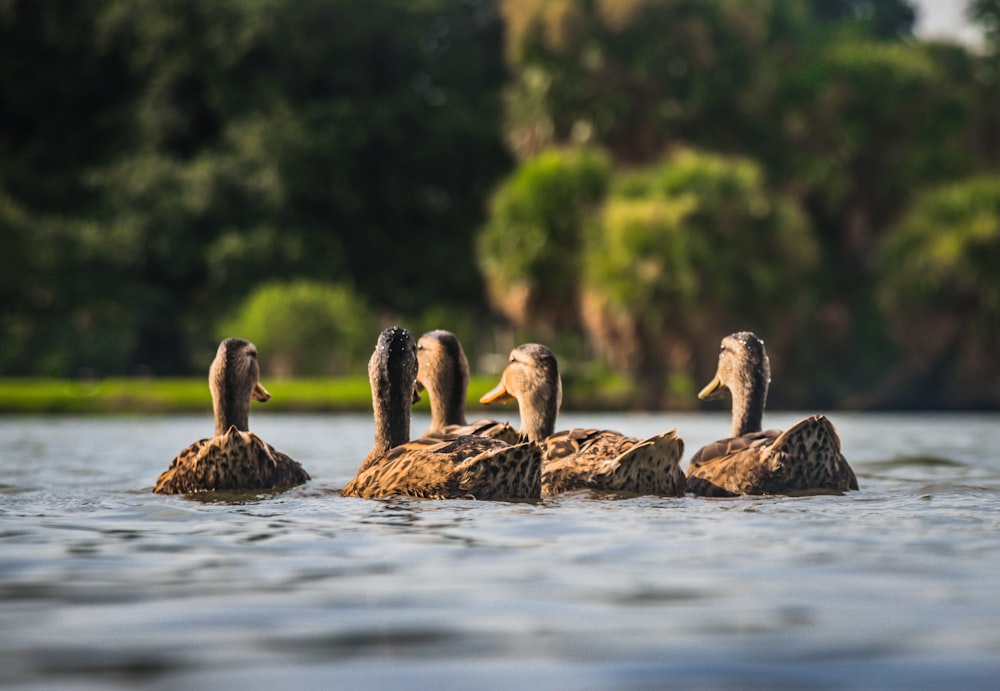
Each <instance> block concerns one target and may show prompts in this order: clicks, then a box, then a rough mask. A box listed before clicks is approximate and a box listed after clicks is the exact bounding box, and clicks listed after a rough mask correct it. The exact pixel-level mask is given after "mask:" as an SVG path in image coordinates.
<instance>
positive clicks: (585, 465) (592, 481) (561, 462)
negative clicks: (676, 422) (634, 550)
mask: <svg viewBox="0 0 1000 691" xmlns="http://www.w3.org/2000/svg"><path fill="white" fill-rule="evenodd" d="M542 444H543V446H544V447H545V459H544V465H543V467H542V491H543V492H546V493H548V494H557V493H559V492H566V491H570V490H575V489H599V490H612V491H617V492H630V493H636V494H658V495H663V496H683V494H684V492H685V487H686V481H685V478H684V472H683V471H682V470H681V468H680V460H681V456H683V454H684V442H683V440H681V438H680V437H678V436H677V433H676V431H675V430H670V431H669V432H663V433H661V434H657V435H655V436H653V437H650V438H648V439H637V438H634V437H626V436H624V435H622V434H619V433H618V432H613V431H610V430H596V429H571V430H566V431H563V432H556V433H555V434H552V435H550V436H548V437H547V438H546V439H545V440H544V441H543V442H542Z"/></svg>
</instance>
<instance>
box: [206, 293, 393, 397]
mask: <svg viewBox="0 0 1000 691" xmlns="http://www.w3.org/2000/svg"><path fill="white" fill-rule="evenodd" d="M377 326H378V324H377V322H376V320H375V318H374V316H373V315H372V313H371V311H370V309H369V308H368V306H367V305H366V304H365V303H364V301H363V300H362V299H361V298H360V297H358V296H357V295H356V294H355V292H354V291H353V290H352V289H350V288H349V287H347V286H343V285H332V284H327V283H318V282H310V281H295V282H292V283H287V284H278V283H267V284H264V285H262V286H260V287H259V288H257V289H255V290H254V291H253V293H252V294H251V295H250V296H249V297H248V298H247V299H246V301H245V302H244V303H243V304H242V306H241V307H240V308H239V310H238V311H237V312H236V314H235V315H233V316H232V317H231V318H229V319H226V320H224V321H223V322H222V323H220V324H219V326H218V327H217V329H216V336H217V337H218V338H219V339H223V338H229V337H233V336H235V337H240V338H246V339H247V340H250V341H253V343H254V344H255V345H256V346H257V347H258V348H259V349H260V352H261V367H262V369H263V372H264V373H265V374H267V375H268V376H272V377H296V376H317V375H342V374H348V373H351V374H354V373H358V372H363V371H364V369H365V363H366V362H367V361H368V357H369V355H370V354H371V340H372V333H374V332H376V331H377Z"/></svg>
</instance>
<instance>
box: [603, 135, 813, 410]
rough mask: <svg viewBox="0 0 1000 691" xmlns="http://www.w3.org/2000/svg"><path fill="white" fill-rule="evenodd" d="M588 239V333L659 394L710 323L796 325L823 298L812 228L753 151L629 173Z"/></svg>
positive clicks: (675, 160)
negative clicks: (750, 156)
mask: <svg viewBox="0 0 1000 691" xmlns="http://www.w3.org/2000/svg"><path fill="white" fill-rule="evenodd" d="M588 240H589V241H588V244H587V247H586V249H585V252H584V256H585V261H584V266H585V267H586V268H585V275H586V281H585V286H586V287H585V291H586V293H587V295H588V301H587V315H586V321H587V323H588V326H589V327H590V332H591V335H592V336H593V337H594V338H595V340H597V341H598V343H600V344H601V346H602V349H603V351H604V352H605V354H606V356H607V357H609V358H611V359H612V360H613V361H617V362H618V363H619V365H620V366H621V367H623V368H625V369H626V370H627V371H629V372H630V373H631V374H632V375H633V376H635V377H636V379H637V380H638V381H643V380H644V379H645V381H643V383H642V385H643V386H644V387H646V388H647V390H650V391H649V395H651V396H654V397H655V396H658V395H659V394H660V390H659V387H661V386H663V385H664V380H665V379H664V378H665V377H666V376H667V374H668V373H669V371H670V370H671V369H676V368H678V367H682V366H684V365H685V364H686V361H687V360H688V358H690V357H691V354H692V352H697V350H699V349H700V348H701V347H702V346H703V344H702V343H701V342H700V341H699V339H698V338H697V336H698V334H699V333H700V332H701V331H702V330H703V327H704V325H705V324H706V323H710V324H718V325H720V326H721V325H725V324H739V325H753V328H755V329H757V330H759V331H761V332H762V333H768V334H781V333H787V330H789V329H794V328H795V326H796V325H798V324H801V318H802V314H803V312H804V309H805V308H807V307H810V306H812V305H813V304H814V300H815V296H811V295H810V294H809V291H808V290H803V289H802V286H803V284H805V283H807V280H808V277H809V275H810V274H811V273H812V272H813V271H815V268H816V265H817V264H818V260H819V253H818V245H817V243H816V241H815V239H814V237H813V234H812V229H811V228H810V227H809V225H808V223H807V222H806V220H805V217H804V215H803V214H802V213H801V211H800V210H798V209H797V208H796V207H795V205H794V204H792V203H790V202H788V201H787V200H783V199H779V198H774V197H773V196H772V195H771V194H770V193H769V192H768V191H767V190H766V188H765V187H764V185H763V181H762V176H761V172H760V168H759V167H758V166H757V165H756V164H754V163H753V162H751V161H748V160H745V159H727V158H723V157H720V156H716V155H711V154H705V153H699V152H695V151H690V150H688V151H682V152H679V153H677V154H675V155H674V156H671V157H669V158H667V159H666V160H664V162H663V163H661V164H659V165H658V166H656V167H653V168H650V169H647V170H643V171H637V172H634V173H632V174H631V175H628V176H626V177H624V178H623V179H622V180H621V182H620V183H619V184H617V185H616V186H615V194H613V195H612V196H611V198H610V199H609V200H608V202H607V203H606V205H605V206H604V208H603V211H602V214H601V223H600V224H598V225H596V226H595V228H594V231H593V233H592V234H591V235H590V236H589V238H588ZM722 328H724V327H722ZM671 352H673V353H674V355H673V356H671V355H670V353H671ZM663 368H666V370H665V371H661V370H663ZM654 373H655V374H656V375H657V376H656V377H655V378H651V377H648V376H646V375H649V374H654Z"/></svg>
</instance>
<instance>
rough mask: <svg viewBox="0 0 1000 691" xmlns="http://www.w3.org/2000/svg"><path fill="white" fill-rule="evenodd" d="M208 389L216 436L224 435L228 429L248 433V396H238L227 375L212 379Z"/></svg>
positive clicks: (236, 389) (233, 382)
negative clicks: (210, 396)
mask: <svg viewBox="0 0 1000 691" xmlns="http://www.w3.org/2000/svg"><path fill="white" fill-rule="evenodd" d="M227 374H228V373H227ZM209 388H210V389H211V390H212V409H213V411H214V412H215V434H216V436H221V435H223V434H225V433H226V432H227V431H228V430H229V428H230V427H235V428H236V429H238V430H240V431H241V432H247V431H249V430H250V394H249V393H246V394H245V395H242V396H241V395H239V392H238V387H237V386H236V382H235V381H233V378H232V377H230V376H227V375H223V376H222V377H217V378H215V379H213V380H212V381H211V382H209Z"/></svg>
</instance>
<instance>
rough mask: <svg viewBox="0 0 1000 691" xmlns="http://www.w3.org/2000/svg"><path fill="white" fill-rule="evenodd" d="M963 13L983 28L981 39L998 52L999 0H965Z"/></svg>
mask: <svg viewBox="0 0 1000 691" xmlns="http://www.w3.org/2000/svg"><path fill="white" fill-rule="evenodd" d="M965 7H966V9H965V14H966V16H967V17H968V18H969V20H970V21H972V22H974V23H976V24H978V25H979V26H980V27H981V28H982V30H983V40H984V42H985V43H986V46H987V47H988V48H989V49H991V50H992V51H993V52H994V53H1000V0H967V3H966V6H965Z"/></svg>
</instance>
